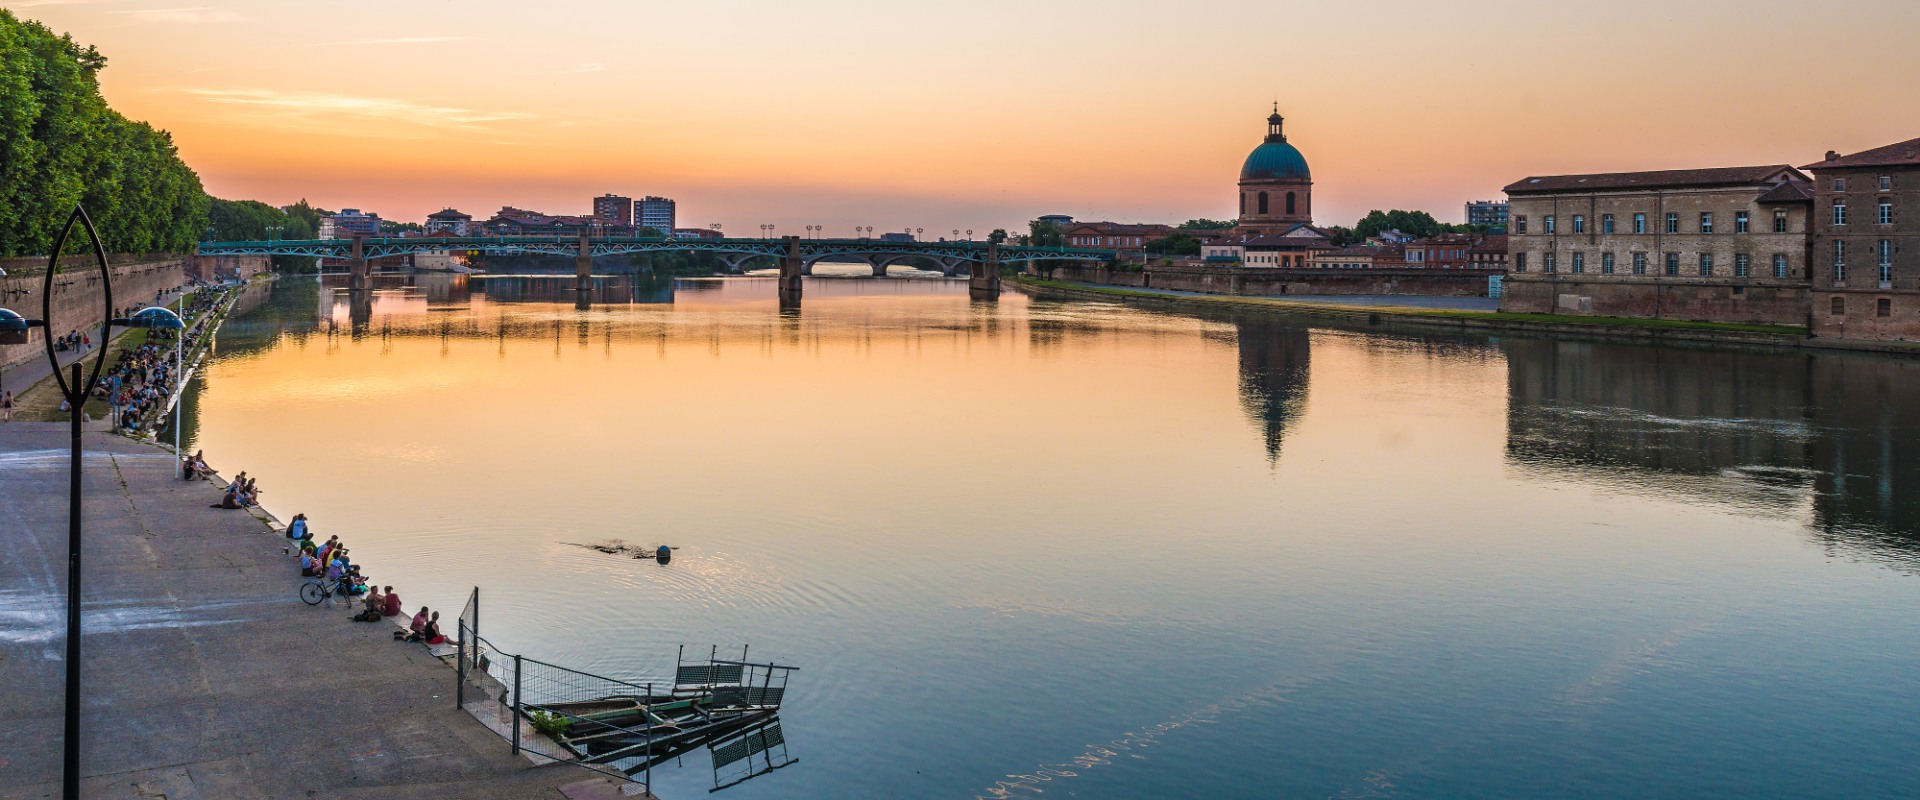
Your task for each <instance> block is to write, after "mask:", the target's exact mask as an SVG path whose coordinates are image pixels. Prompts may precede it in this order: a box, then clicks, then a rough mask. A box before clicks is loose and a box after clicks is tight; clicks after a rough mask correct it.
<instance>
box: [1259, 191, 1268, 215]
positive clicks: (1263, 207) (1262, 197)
mask: <svg viewBox="0 0 1920 800" xmlns="http://www.w3.org/2000/svg"><path fill="white" fill-rule="evenodd" d="M1260 213H1262V214H1265V213H1267V193H1266V192H1261V193H1260Z"/></svg>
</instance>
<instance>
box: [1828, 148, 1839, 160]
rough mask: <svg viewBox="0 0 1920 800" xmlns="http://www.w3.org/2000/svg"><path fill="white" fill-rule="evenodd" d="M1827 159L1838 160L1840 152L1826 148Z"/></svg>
mask: <svg viewBox="0 0 1920 800" xmlns="http://www.w3.org/2000/svg"><path fill="white" fill-rule="evenodd" d="M1827 160H1828V161H1838V160H1840V154H1839V153H1836V152H1833V151H1832V150H1828V151H1827Z"/></svg>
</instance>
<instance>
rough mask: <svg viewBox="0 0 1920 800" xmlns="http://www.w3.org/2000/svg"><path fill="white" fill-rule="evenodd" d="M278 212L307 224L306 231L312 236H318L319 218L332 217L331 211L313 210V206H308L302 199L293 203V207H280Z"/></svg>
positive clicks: (304, 199) (305, 200)
mask: <svg viewBox="0 0 1920 800" xmlns="http://www.w3.org/2000/svg"><path fill="white" fill-rule="evenodd" d="M280 210H281V211H285V212H287V216H289V217H294V218H297V219H299V220H301V221H302V222H305V223H306V224H307V230H308V231H311V232H312V236H319V235H320V218H321V217H331V216H333V212H332V211H328V210H326V209H324V208H314V207H313V206H311V205H308V204H307V199H306V198H304V197H302V198H300V202H298V203H294V204H293V205H290V206H281V207H280ZM288 238H292V237H288Z"/></svg>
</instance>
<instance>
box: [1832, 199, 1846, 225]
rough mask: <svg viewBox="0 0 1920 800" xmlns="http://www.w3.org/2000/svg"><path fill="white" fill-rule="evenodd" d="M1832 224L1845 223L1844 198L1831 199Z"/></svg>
mask: <svg viewBox="0 0 1920 800" xmlns="http://www.w3.org/2000/svg"><path fill="white" fill-rule="evenodd" d="M1833 224H1835V225H1845V224H1847V201H1845V200H1835V201H1833Z"/></svg>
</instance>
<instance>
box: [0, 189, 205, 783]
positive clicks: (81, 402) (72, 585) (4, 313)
mask: <svg viewBox="0 0 1920 800" xmlns="http://www.w3.org/2000/svg"><path fill="white" fill-rule="evenodd" d="M76 225H78V226H80V227H83V228H85V229H86V232H87V237H88V239H89V240H91V244H92V245H93V247H92V249H93V258H94V263H95V264H96V265H98V266H99V269H100V294H101V297H100V305H101V312H102V313H101V321H100V348H99V350H98V351H97V352H96V353H95V355H94V361H93V370H92V372H91V373H89V374H87V376H86V380H84V381H83V380H81V375H82V370H81V362H82V361H84V360H85V359H75V360H74V362H73V363H72V364H68V365H67V366H68V368H69V373H68V374H62V373H61V370H60V358H59V356H58V355H56V354H55V353H54V350H53V338H52V337H50V336H42V337H40V341H41V343H42V344H44V345H46V350H47V361H48V363H50V364H51V365H52V366H53V378H54V381H55V382H56V383H57V384H58V385H59V387H60V392H61V397H62V398H63V399H65V400H66V401H67V408H68V420H69V421H70V422H71V426H70V428H69V431H70V437H69V442H70V445H71V449H70V454H71V455H70V459H69V461H68V463H69V468H68V476H69V478H68V482H67V643H66V728H65V732H64V736H63V737H62V741H61V745H62V754H61V755H62V758H61V787H60V790H61V797H63V798H66V800H78V798H79V797H80V574H81V573H80V554H81V548H80V541H81V540H80V517H81V504H80V466H81V460H82V452H81V449H80V419H81V415H82V414H84V413H85V411H84V409H85V407H86V402H87V398H88V397H89V396H91V395H92V394H93V388H94V387H95V386H97V385H99V383H100V370H101V368H102V367H103V366H105V364H106V352H107V347H106V343H107V342H108V340H110V339H111V338H112V333H113V326H115V325H121V326H126V327H165V326H166V320H165V318H163V317H161V316H158V315H151V314H149V315H148V316H146V317H144V318H143V319H142V320H141V321H135V320H131V319H116V318H114V316H113V273H112V271H111V270H109V269H108V268H107V252H106V248H104V247H102V246H101V244H100V232H99V231H98V230H96V229H95V228H94V227H93V220H91V219H89V218H88V217H87V212H86V209H84V208H81V207H79V206H75V207H74V209H73V213H72V214H70V215H68V216H67V223H66V226H65V227H63V228H61V230H60V237H59V238H58V239H55V240H54V245H53V249H52V250H51V251H49V252H50V253H51V255H49V256H48V257H47V271H46V277H45V280H44V281H43V282H42V284H41V291H40V316H41V318H40V319H27V318H25V317H22V316H20V315H19V314H17V313H15V312H13V311H11V310H8V309H5V308H0V344H26V343H27V341H28V340H29V339H30V338H31V333H32V330H33V329H34V328H45V329H47V330H48V331H51V330H52V327H51V326H50V325H49V324H48V321H49V319H50V318H51V317H52V316H53V276H54V273H56V272H58V271H59V268H60V254H61V253H64V252H66V249H67V239H68V238H69V237H71V236H72V235H73V229H74V226H76ZM208 235H209V236H211V235H212V229H211V228H209V229H208ZM154 310H158V311H161V312H162V313H163V314H164V315H165V316H166V317H172V318H173V320H174V323H173V324H179V322H178V320H179V317H177V316H175V315H174V314H173V312H171V311H166V310H165V309H149V311H154ZM142 313H146V312H142ZM176 427H177V426H176Z"/></svg>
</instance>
